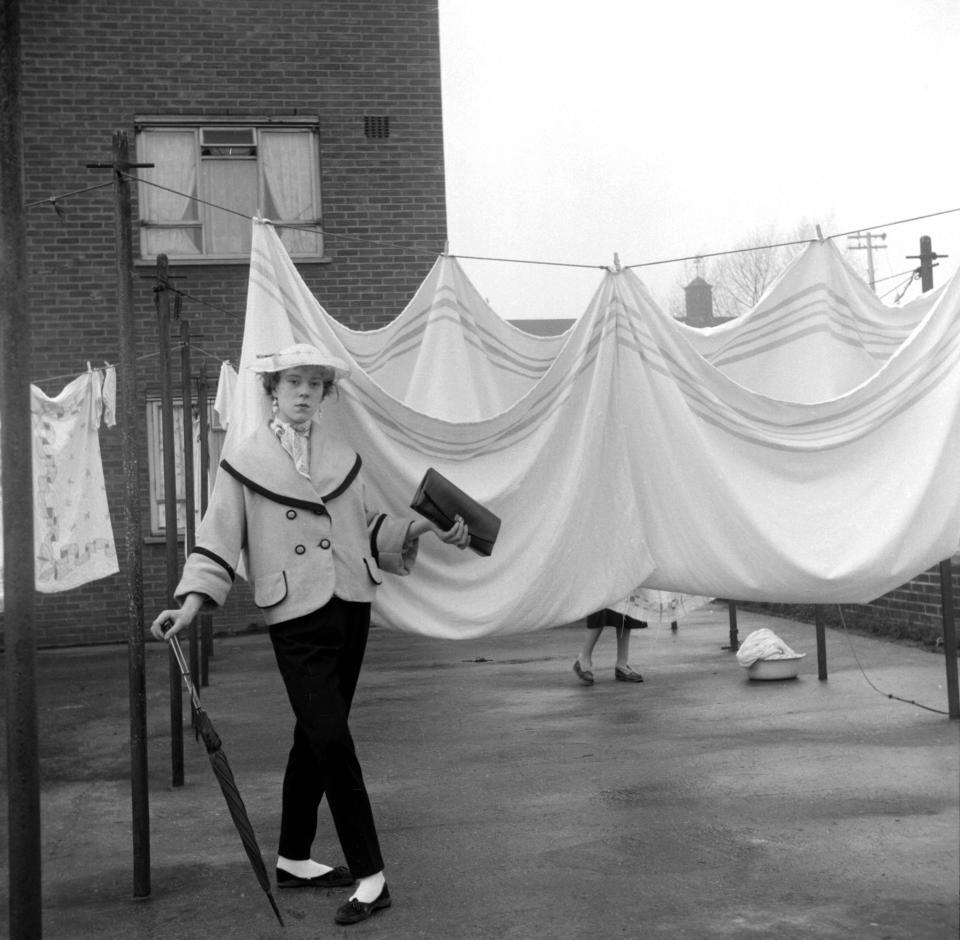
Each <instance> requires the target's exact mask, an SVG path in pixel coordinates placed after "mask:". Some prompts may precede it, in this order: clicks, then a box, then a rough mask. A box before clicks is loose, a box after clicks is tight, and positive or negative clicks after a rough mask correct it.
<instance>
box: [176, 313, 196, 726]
mask: <svg viewBox="0 0 960 940" xmlns="http://www.w3.org/2000/svg"><path fill="white" fill-rule="evenodd" d="M180 381H181V388H182V389H183V391H182V401H183V501H184V506H183V515H184V521H183V556H184V558H186V557H187V556H188V555H189V554H190V552H192V551H193V542H194V535H195V530H196V518H195V516H194V513H195V511H196V508H195V504H194V498H193V486H194V482H193V481H194V474H193V375H192V374H191V362H190V324H189V323H188V322H187V321H186V320H181V321H180ZM198 629H199V628H198V625H197V621H196V620H194V621H193V623H191V624H190V679H191V681H192V682H193V685H194V688H196V687H198V686H199V685H200V642H199V633H198ZM191 713H192V712H191Z"/></svg>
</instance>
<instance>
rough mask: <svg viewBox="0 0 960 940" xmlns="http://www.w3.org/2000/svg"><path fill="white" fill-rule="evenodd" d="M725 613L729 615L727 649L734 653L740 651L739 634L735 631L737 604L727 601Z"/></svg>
mask: <svg viewBox="0 0 960 940" xmlns="http://www.w3.org/2000/svg"><path fill="white" fill-rule="evenodd" d="M727 611H728V612H729V614H730V645H729V646H728V647H727V649H729V650H730V651H731V652H732V653H735V652H736V651H737V650H738V649H740V634H739V631H738V630H737V602H736V601H727Z"/></svg>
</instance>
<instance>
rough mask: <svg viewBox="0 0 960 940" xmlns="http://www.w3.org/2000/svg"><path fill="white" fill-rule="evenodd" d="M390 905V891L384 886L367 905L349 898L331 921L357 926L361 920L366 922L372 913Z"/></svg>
mask: <svg viewBox="0 0 960 940" xmlns="http://www.w3.org/2000/svg"><path fill="white" fill-rule="evenodd" d="M390 904H391V901H390V890H389V889H388V888H387V886H386V885H384V886H383V890H382V891H381V892H380V893H379V894H378V895H377V897H376V898H375V899H374V900H373V901H370V902H369V903H367V902H366V901H358V900H357V899H356V898H351V899H350V900H349V901H347V903H346V904H344V905H343V906H341V907H340V908H339V909H338V910H337V913H336V916H335V917H334V918H333V919H334V920H335V921H336V922H337V923H338V924H358V923H359V922H360V921H361V920H366V919H367V918H368V917H371V916H372V915H373V913H374V911H379V910H382V909H383V908H385V907H389V906H390Z"/></svg>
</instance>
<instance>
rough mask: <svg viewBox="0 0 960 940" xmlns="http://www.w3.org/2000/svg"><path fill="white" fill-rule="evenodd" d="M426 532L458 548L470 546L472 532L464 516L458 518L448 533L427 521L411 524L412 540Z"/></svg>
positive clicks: (421, 520) (419, 520)
mask: <svg viewBox="0 0 960 940" xmlns="http://www.w3.org/2000/svg"><path fill="white" fill-rule="evenodd" d="M426 532H432V533H433V534H434V535H435V536H436V537H437V538H438V539H440V541H441V542H446V543H447V544H448V545H456V546H457V548H466V547H467V546H468V545H469V544H470V530H469V529H468V528H467V524H466V523H465V522H464V521H463V517H462V516H457V517H456V521H455V522H454V523H453V525H452V526H451V527H450V528H449V529H447V530H446V531H444V530H443V529H441V528H440V526H438V525H435V524H434V523H432V522H430V521H428V520H427V519H417V520H416V522H413V523H411V525H410V537H411V538H419V537H420V536H421V535H423V534H424V533H426Z"/></svg>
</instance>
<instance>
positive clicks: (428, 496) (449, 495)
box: [410, 467, 500, 555]
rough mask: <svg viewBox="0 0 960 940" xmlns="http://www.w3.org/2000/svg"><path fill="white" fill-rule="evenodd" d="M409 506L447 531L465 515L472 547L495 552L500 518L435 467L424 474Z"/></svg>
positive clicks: (477, 550)
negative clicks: (494, 546) (456, 518)
mask: <svg viewBox="0 0 960 940" xmlns="http://www.w3.org/2000/svg"><path fill="white" fill-rule="evenodd" d="M410 508H411V509H415V510H416V511H417V512H418V513H420V515H421V516H425V517H426V518H427V519H429V520H430V521H431V522H432V523H434V524H435V525H437V526H439V527H440V528H441V529H443V530H444V531H446V530H447V529H449V528H450V527H451V526H452V525H453V524H454V521H455V517H456V516H460V517H462V519H463V521H464V522H465V523H466V524H467V528H468V529H469V530H470V547H471V548H472V549H473V550H474V551H475V552H477V554H479V555H489V554H491V553H492V552H493V544H494V542H496V540H497V534H498V533H499V531H500V518H499V517H498V516H496V515H494V514H493V513H492V512H491V511H490V510H489V509H487V507H486V506H484V505H482V504H481V503H478V502H477V501H476V500H475V499H474V498H473V497H472V496H468V495H467V494H466V493H464V492H463V490H461V489H460V488H459V487H457V486H455V485H454V484H453V483H451V482H450V481H449V480H448V479H447V478H446V477H445V476H444V475H443V474H442V473H440V472H439V471H438V470H434V469H433V467H430V469H428V470H427V472H426V473H425V474H424V475H423V479H422V480H421V481H420V485H419V486H418V487H417V492H416V494H415V495H414V497H413V502H412V503H410Z"/></svg>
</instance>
